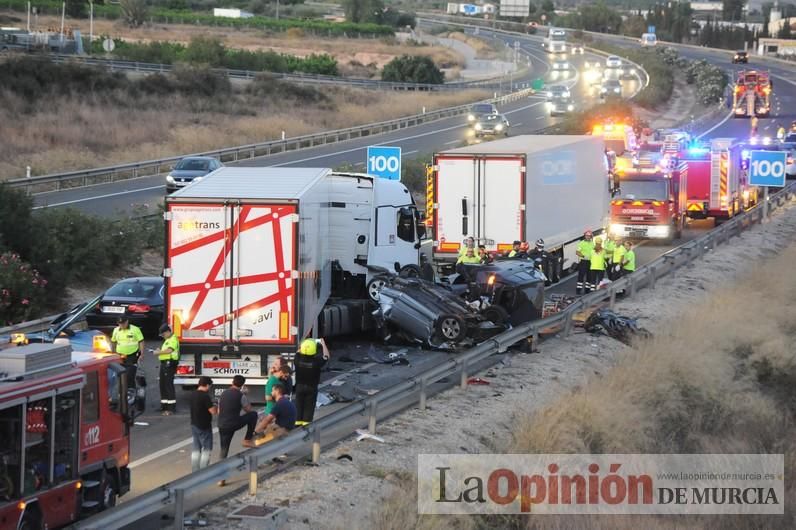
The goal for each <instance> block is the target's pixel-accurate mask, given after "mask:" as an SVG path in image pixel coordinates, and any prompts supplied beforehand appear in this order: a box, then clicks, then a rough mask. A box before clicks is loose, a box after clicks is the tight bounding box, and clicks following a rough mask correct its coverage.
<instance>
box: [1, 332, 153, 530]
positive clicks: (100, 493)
mask: <svg viewBox="0 0 796 530" xmlns="http://www.w3.org/2000/svg"><path fill="white" fill-rule="evenodd" d="M131 394H134V392H131V393H128V385H127V373H126V370H125V368H124V367H123V366H122V365H121V364H120V363H119V357H118V356H117V355H114V354H108V353H72V351H71V348H70V347H69V346H64V345H58V344H31V345H29V346H21V347H18V348H9V349H5V350H2V351H0V440H2V444H1V445H0V530H19V529H21V528H25V529H29V530H36V529H44V528H57V527H60V526H64V525H67V524H70V523H72V522H74V521H76V520H78V519H79V518H81V517H83V516H87V515H90V514H92V513H95V512H98V511H101V510H103V509H105V508H107V507H110V506H113V505H114V504H115V503H116V498H117V497H118V496H119V495H123V494H124V493H126V492H128V491H129V489H130V470H129V468H128V463H129V458H130V426H131V424H132V421H133V417H134V416H135V415H137V413H138V412H140V410H141V409H140V405H141V402H140V400H139V402H138V403H134V402H135V399H134V396H132V395H131Z"/></svg>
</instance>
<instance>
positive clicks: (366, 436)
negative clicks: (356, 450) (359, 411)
mask: <svg viewBox="0 0 796 530" xmlns="http://www.w3.org/2000/svg"><path fill="white" fill-rule="evenodd" d="M355 432H356V433H357V442H361V441H362V440H373V441H374V442H379V443H382V444H383V443H384V438H382V437H381V436H376V435H375V434H370V433H369V432H368V431H366V430H365V429H357V430H356V431H355Z"/></svg>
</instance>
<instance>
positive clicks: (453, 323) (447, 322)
mask: <svg viewBox="0 0 796 530" xmlns="http://www.w3.org/2000/svg"><path fill="white" fill-rule="evenodd" d="M434 329H435V330H436V332H437V335H439V337H440V338H441V339H443V340H444V341H445V342H459V341H460V340H462V339H463V338H464V336H465V334H466V333H467V328H466V326H465V324H464V320H463V319H462V318H461V317H459V316H456V315H442V316H441V317H439V319H437V322H436V324H434Z"/></svg>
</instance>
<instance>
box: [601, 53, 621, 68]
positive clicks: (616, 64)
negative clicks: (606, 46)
mask: <svg viewBox="0 0 796 530" xmlns="http://www.w3.org/2000/svg"><path fill="white" fill-rule="evenodd" d="M605 67H606V68H622V59H620V58H619V57H617V56H616V55H609V56H608V58H607V59H606V60H605Z"/></svg>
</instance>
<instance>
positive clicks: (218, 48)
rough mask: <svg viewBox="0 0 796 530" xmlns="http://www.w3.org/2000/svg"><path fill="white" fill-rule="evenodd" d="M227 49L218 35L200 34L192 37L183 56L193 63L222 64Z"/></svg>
mask: <svg viewBox="0 0 796 530" xmlns="http://www.w3.org/2000/svg"><path fill="white" fill-rule="evenodd" d="M225 55H226V49H225V48H224V45H223V44H222V43H221V39H219V38H218V37H205V36H198V37H193V38H192V39H191V43H190V44H188V47H187V48H186V49H185V52H184V53H183V56H182V58H183V59H184V60H185V61H186V62H188V63H191V64H204V65H208V66H221V65H222V64H223V62H224V57H225Z"/></svg>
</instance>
